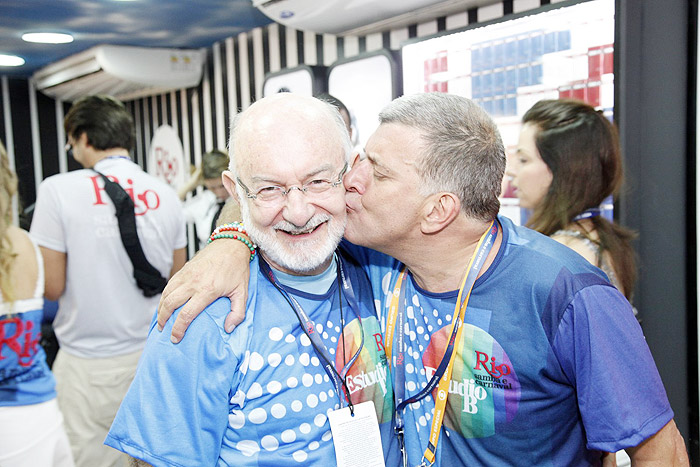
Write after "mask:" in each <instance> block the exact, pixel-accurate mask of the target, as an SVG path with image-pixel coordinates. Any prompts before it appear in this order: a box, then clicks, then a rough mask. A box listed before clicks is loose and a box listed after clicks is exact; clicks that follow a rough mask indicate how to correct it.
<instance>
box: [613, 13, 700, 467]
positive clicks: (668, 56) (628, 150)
mask: <svg viewBox="0 0 700 467" xmlns="http://www.w3.org/2000/svg"><path fill="white" fill-rule="evenodd" d="M688 18H689V5H688V2H687V1H686V0H665V1H663V2H659V1H658V0H617V25H618V27H617V46H616V60H615V61H616V66H617V70H616V75H615V89H616V102H615V115H616V119H617V121H618V124H619V128H620V136H621V140H622V144H623V149H624V152H625V157H626V163H627V165H626V171H627V176H626V179H627V182H628V185H627V191H626V192H625V193H624V196H621V202H620V206H619V207H620V209H619V211H620V221H621V222H622V223H623V224H625V225H627V226H629V227H631V228H633V229H635V230H637V231H638V232H640V235H639V238H638V239H637V242H636V248H637V252H638V253H639V258H640V266H641V267H640V274H639V282H638V284H637V288H636V297H635V303H636V305H637V308H638V309H639V314H640V316H641V319H642V327H643V328H644V332H645V334H646V337H647V341H648V342H649V347H650V348H651V349H652V353H653V355H654V358H655V360H656V364H657V366H658V368H659V372H660V373H661V377H662V379H663V380H664V383H665V385H666V391H667V393H668V397H669V399H670V401H671V405H672V407H673V409H674V411H675V419H676V423H677V424H678V427H679V429H680V431H681V433H682V434H683V436H684V437H685V438H686V440H688V437H689V434H690V430H691V421H692V423H693V425H695V424H697V412H696V413H695V414H692V416H691V413H690V411H689V407H690V404H691V402H690V401H689V398H690V397H692V398H697V392H696V391H693V392H690V391H689V382H690V383H691V384H692V381H693V380H694V379H695V376H694V375H695V374H696V371H697V361H696V360H695V359H694V357H693V355H694V351H692V349H691V342H694V341H695V338H694V337H690V336H694V335H695V334H696V333H697V327H694V326H693V327H689V326H688V324H689V322H690V323H691V325H692V323H694V322H695V318H694V316H695V307H694V306H691V305H692V304H694V301H695V300H694V299H693V298H692V297H694V295H695V287H694V283H695V280H696V278H695V277H694V276H690V275H689V274H688V272H689V271H691V272H692V271H693V268H689V267H688V266H689V264H690V263H691V262H692V263H694V262H695V258H694V257H690V256H689V255H688V252H689V249H688V248H689V247H688V245H694V244H695V239H694V238H689V237H688V236H687V233H688V232H689V231H692V229H690V230H689V229H688V223H692V224H694V223H695V211H694V209H693V208H692V207H693V205H694V203H692V202H691V200H694V199H695V191H694V190H695V188H694V177H691V178H690V179H689V178H688V176H687V175H688V173H689V172H691V171H692V169H693V168H694V162H693V160H694V157H695V156H694V152H692V151H689V150H688V147H687V137H686V132H687V131H688V128H687V119H688V111H689V107H688V96H689V83H688V76H687V70H688V55H689V54H688V44H689V42H688ZM690 109H693V110H694V107H691V108H690ZM689 181H690V182H691V184H689ZM693 249H694V247H693ZM693 345H694V344H693ZM689 352H690V354H689ZM689 355H690V358H689ZM689 375H691V376H690V377H689ZM639 384H640V385H643V384H645V382H644V381H639ZM692 405H693V406H695V402H694V401H693V402H692ZM694 438H695V441H693V442H692V443H690V444H691V446H689V447H691V448H692V449H691V455H692V456H693V457H695V459H696V460H697V432H695V436H694ZM693 451H694V453H693Z"/></svg>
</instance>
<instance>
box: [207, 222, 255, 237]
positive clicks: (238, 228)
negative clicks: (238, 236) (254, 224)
mask: <svg viewBox="0 0 700 467" xmlns="http://www.w3.org/2000/svg"><path fill="white" fill-rule="evenodd" d="M225 231H233V232H240V233H242V234H243V235H248V232H246V230H245V226H244V225H243V222H230V223H228V224H222V225H220V226H218V227H217V228H215V229H214V231H213V232H212V233H211V237H213V236H214V235H216V234H218V233H221V232H225ZM211 237H209V238H211Z"/></svg>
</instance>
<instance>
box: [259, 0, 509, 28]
mask: <svg viewBox="0 0 700 467" xmlns="http://www.w3.org/2000/svg"><path fill="white" fill-rule="evenodd" d="M252 2H253V6H255V7H256V8H258V9H259V10H260V11H261V12H263V13H264V14H265V15H267V16H268V17H269V18H271V19H273V20H274V21H276V22H278V23H280V24H283V25H285V26H289V27H292V28H294V29H301V30H307V31H313V32H316V33H328V34H338V35H363V34H369V33H372V32H379V31H386V30H389V29H393V28H399V27H403V26H407V25H409V24H417V23H421V22H424V21H428V20H431V19H435V18H437V17H440V16H447V15H450V14H452V13H457V12H466V11H467V10H468V9H470V8H476V7H479V6H483V5H489V4H493V3H497V1H496V0H382V1H379V2H377V1H372V0H324V1H323V2H319V1H318V0H252Z"/></svg>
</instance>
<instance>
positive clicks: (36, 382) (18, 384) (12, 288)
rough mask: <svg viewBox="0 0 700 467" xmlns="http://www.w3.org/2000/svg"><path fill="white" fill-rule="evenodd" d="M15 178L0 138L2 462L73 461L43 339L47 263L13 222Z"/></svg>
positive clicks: (17, 466) (54, 465) (66, 464)
mask: <svg viewBox="0 0 700 467" xmlns="http://www.w3.org/2000/svg"><path fill="white" fill-rule="evenodd" d="M16 190H17V178H16V176H15V174H14V173H13V172H12V171H11V170H10V166H9V162H8V158H7V152H6V151H5V147H4V146H3V145H2V143H0V292H1V293H0V467H5V466H8V467H10V466H11V467H25V466H26V467H71V466H73V458H72V455H71V452H70V446H69V444H68V438H67V437H66V434H65V431H64V429H63V417H62V416H61V412H60V411H59V409H58V404H57V402H56V389H55V386H56V383H55V381H54V378H53V375H52V374H51V370H50V369H49V367H48V365H47V364H46V355H45V354H44V350H43V348H42V347H41V345H39V340H40V338H41V333H40V331H41V318H42V314H43V296H44V267H43V263H42V259H41V254H40V253H39V249H38V248H37V246H36V245H35V244H34V242H32V240H31V239H30V238H29V235H27V233H26V232H25V231H23V230H21V229H19V228H18V227H15V226H14V225H12V223H11V206H12V196H13V195H14V194H15V192H16Z"/></svg>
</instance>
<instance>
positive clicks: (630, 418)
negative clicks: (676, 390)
mask: <svg viewBox="0 0 700 467" xmlns="http://www.w3.org/2000/svg"><path fill="white" fill-rule="evenodd" d="M553 347H554V352H555V354H556V355H557V358H558V359H559V362H560V364H561V366H562V369H563V371H564V373H565V374H566V376H567V378H568V379H569V380H570V382H571V383H572V384H573V385H574V386H575V387H576V392H577V397H578V405H579V411H580V413H581V417H582V420H583V424H584V426H585V428H586V437H587V446H588V448H589V449H598V450H601V451H608V452H615V451H618V450H620V449H624V448H628V447H633V446H637V445H638V444H640V443H641V442H642V441H644V440H645V439H647V438H649V437H650V436H652V435H653V434H655V433H656V432H658V431H659V430H660V429H661V428H663V426H664V425H666V424H667V423H668V422H669V421H670V420H671V419H672V418H673V411H672V409H671V406H670V404H669V402H668V398H667V396H666V391H665V389H664V386H663V383H662V381H661V377H660V376H659V372H658V370H657V369H656V365H655V363H654V359H653V357H652V355H651V352H650V351H649V347H648V346H647V343H646V340H645V338H644V334H643V333H642V329H641V327H640V326H639V323H638V322H637V320H636V318H635V317H634V314H633V312H632V307H631V305H630V304H629V302H627V300H626V299H625V298H624V296H623V295H622V294H621V293H620V292H619V291H618V290H617V289H615V288H614V287H611V286H607V285H594V286H589V287H585V288H583V289H582V290H580V291H579V292H578V293H576V295H575V296H574V298H573V300H572V301H571V303H570V304H569V305H568V307H567V309H566V311H565V312H564V316H563V319H562V321H561V323H560V325H559V329H558V331H557V335H556V337H555V339H554V343H553Z"/></svg>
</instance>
